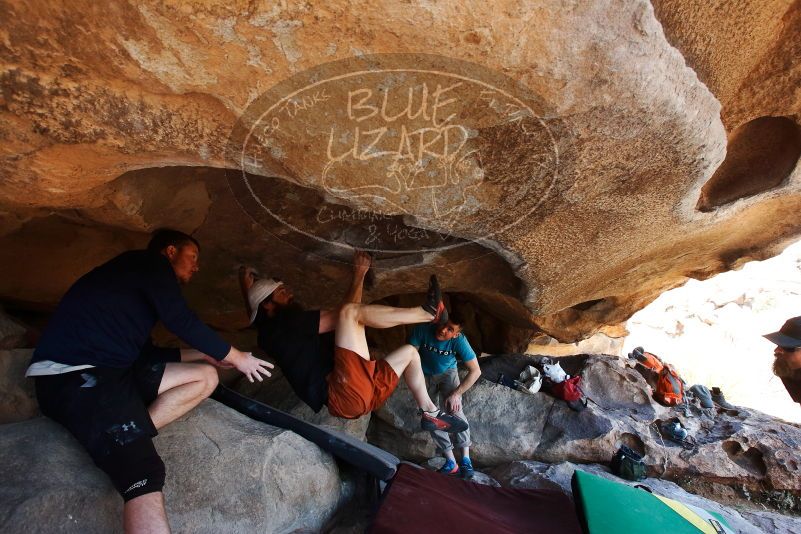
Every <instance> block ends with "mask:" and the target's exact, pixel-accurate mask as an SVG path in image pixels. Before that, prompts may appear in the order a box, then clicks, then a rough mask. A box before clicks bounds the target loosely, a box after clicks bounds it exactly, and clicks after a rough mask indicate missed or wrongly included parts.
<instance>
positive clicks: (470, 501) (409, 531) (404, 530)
mask: <svg viewBox="0 0 801 534" xmlns="http://www.w3.org/2000/svg"><path fill="white" fill-rule="evenodd" d="M368 532H371V533H373V534H391V533H398V534H426V533H429V532H431V533H436V534H446V533H448V532H453V533H458V534H470V533H476V534H479V533H480V534H487V533H490V532H498V533H504V532H508V533H510V534H511V533H514V534H520V533H523V532H526V533H528V532H530V533H542V534H546V533H547V534H552V533H555V532H559V533H560V534H581V532H582V531H581V527H580V526H579V522H578V518H577V517H576V512H575V509H574V508H573V503H572V502H570V499H569V498H568V497H567V495H565V494H564V493H562V492H559V491H553V490H534V489H507V488H495V487H492V486H486V485H483V484H477V483H474V482H466V481H464V480H460V479H458V478H453V477H449V476H447V475H443V474H440V473H436V472H434V471H429V470H427V469H418V468H416V467H413V466H409V465H403V464H402V465H400V466H399V469H398V473H397V474H396V475H395V478H393V479H392V482H391V483H390V484H389V486H387V489H386V490H385V492H384V497H383V500H382V501H381V505H380V506H379V509H378V512H377V513H376V516H375V519H374V520H373V524H372V525H371V527H370V528H369V529H368Z"/></svg>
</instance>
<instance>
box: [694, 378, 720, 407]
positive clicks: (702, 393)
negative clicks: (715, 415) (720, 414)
mask: <svg viewBox="0 0 801 534" xmlns="http://www.w3.org/2000/svg"><path fill="white" fill-rule="evenodd" d="M690 391H692V392H693V395H695V398H696V399H698V400H699V401H700V402H701V408H714V407H715V405H714V404H712V395H710V393H709V389H707V387H706V386H702V385H701V384H695V385H693V386H692V387H691V388H690Z"/></svg>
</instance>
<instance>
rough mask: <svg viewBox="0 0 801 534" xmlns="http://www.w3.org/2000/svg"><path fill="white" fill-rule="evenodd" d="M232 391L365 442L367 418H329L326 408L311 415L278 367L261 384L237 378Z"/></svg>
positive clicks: (311, 412) (368, 418)
mask: <svg viewBox="0 0 801 534" xmlns="http://www.w3.org/2000/svg"><path fill="white" fill-rule="evenodd" d="M233 387H234V388H235V389H236V390H237V391H239V392H240V393H242V394H243V395H247V396H248V397H250V398H252V399H256V400H257V401H259V402H263V403H265V404H268V405H269V406H272V407H273V408H277V409H279V410H282V411H284V412H287V413H290V414H292V415H294V416H295V417H299V418H300V419H303V420H304V421H309V422H310V423H314V424H315V425H322V426H327V427H331V428H335V429H337V430H341V431H343V432H347V433H348V434H350V435H352V436H354V437H357V438H359V439H362V440H363V439H364V438H365V434H366V432H367V425H369V424H370V417H369V416H365V417H360V418H358V419H342V418H339V417H334V416H332V415H331V414H329V413H328V408H326V407H325V406H323V409H322V410H320V411H319V412H318V413H314V412H313V411H312V409H311V408H309V407H308V406H307V405H306V404H305V403H304V402H303V401H301V400H300V399H299V398H298V397H297V395H295V393H294V392H293V391H292V388H291V387H290V385H289V382H287V381H286V379H285V378H284V377H283V375H282V374H281V372H280V368H279V367H276V368H275V371H274V372H273V376H272V377H270V378H268V379H266V380H265V381H264V382H261V383H250V382H248V381H247V379H246V378H244V377H242V376H241V375H240V376H239V377H238V378H237V380H236V382H235V383H234V385H233Z"/></svg>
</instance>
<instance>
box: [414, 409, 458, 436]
mask: <svg viewBox="0 0 801 534" xmlns="http://www.w3.org/2000/svg"><path fill="white" fill-rule="evenodd" d="M420 427H421V428H422V429H423V430H442V431H444V432H448V433H450V434H455V433H457V432H464V431H465V430H467V429H468V424H467V421H465V420H464V419H460V418H458V417H456V416H455V415H451V414H449V413H445V412H443V411H442V410H436V411H435V412H426V411H423V410H421V418H420Z"/></svg>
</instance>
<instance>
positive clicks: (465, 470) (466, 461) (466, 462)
mask: <svg viewBox="0 0 801 534" xmlns="http://www.w3.org/2000/svg"><path fill="white" fill-rule="evenodd" d="M459 471H460V472H461V473H462V478H463V479H465V480H470V479H471V478H473V477H474V476H475V475H476V472H475V471H474V470H473V462H471V461H470V458H469V457H468V458H462V463H461V465H460V466H459Z"/></svg>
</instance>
